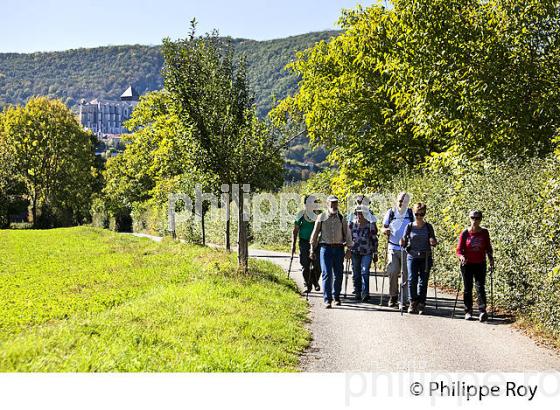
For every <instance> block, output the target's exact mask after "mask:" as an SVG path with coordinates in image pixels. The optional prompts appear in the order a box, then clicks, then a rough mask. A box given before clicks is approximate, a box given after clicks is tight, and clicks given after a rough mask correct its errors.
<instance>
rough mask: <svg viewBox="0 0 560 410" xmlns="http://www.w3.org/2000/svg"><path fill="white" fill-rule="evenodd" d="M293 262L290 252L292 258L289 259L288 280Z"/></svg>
mask: <svg viewBox="0 0 560 410" xmlns="http://www.w3.org/2000/svg"><path fill="white" fill-rule="evenodd" d="M293 261H294V253H293V252H292V257H291V258H290V266H288V279H290V272H291V271H292V262H293Z"/></svg>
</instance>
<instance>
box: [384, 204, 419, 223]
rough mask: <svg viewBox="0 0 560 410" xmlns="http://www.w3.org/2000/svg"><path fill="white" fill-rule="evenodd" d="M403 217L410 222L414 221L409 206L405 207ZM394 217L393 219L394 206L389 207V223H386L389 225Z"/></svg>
mask: <svg viewBox="0 0 560 410" xmlns="http://www.w3.org/2000/svg"><path fill="white" fill-rule="evenodd" d="M405 218H406V219H408V220H409V221H410V222H414V214H413V213H412V209H411V208H406V215H405ZM394 219H395V208H391V209H389V223H388V225H391V222H393V220H394Z"/></svg>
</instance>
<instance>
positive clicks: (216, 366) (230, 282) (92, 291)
mask: <svg viewBox="0 0 560 410" xmlns="http://www.w3.org/2000/svg"><path fill="white" fill-rule="evenodd" d="M250 271H251V275H249V276H243V275H239V274H237V272H236V263H235V259H234V256H232V255H228V254H226V253H224V252H221V251H217V250H212V249H208V248H203V247H200V246H188V245H183V244H178V243H174V242H171V241H164V242H163V243H159V244H158V243H155V242H152V241H150V240H148V239H141V238H136V237H133V236H130V235H122V234H115V233H112V232H109V231H104V230H99V229H94V228H89V227H79V228H68V229H55V230H46V231H32V230H27V231H0V294H1V295H2V303H1V304H0V371H4V372H6V371H20V372H28V371H31V372H38V371H39V372H42V371H48V372H52V371H54V372H58V371H68V372H74V371H78V372H113V371H117V372H133V371H147V372H176V371H186V372H191V371H196V372H213V371H219V372H263V371H294V370H296V369H297V364H298V361H299V354H300V353H301V352H302V350H303V349H304V348H305V347H306V346H307V345H308V343H309V340H310V335H309V333H308V331H307V330H306V329H305V326H304V325H305V322H306V320H307V307H306V304H305V302H304V301H303V300H302V299H301V298H300V297H299V296H298V293H297V289H296V287H295V284H294V283H292V282H290V281H288V280H287V279H286V277H285V275H284V274H283V272H282V271H281V270H280V269H279V268H277V267H276V266H274V265H273V264H270V263H267V262H264V261H258V262H257V261H251V264H250Z"/></svg>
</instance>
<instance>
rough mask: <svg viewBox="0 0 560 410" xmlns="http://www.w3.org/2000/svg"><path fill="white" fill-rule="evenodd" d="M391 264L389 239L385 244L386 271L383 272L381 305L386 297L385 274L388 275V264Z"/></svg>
mask: <svg viewBox="0 0 560 410" xmlns="http://www.w3.org/2000/svg"><path fill="white" fill-rule="evenodd" d="M388 264H389V239H388V238H387V244H386V245H385V272H383V279H382V280H381V301H380V302H379V306H383V298H384V297H385V276H386V275H387V266H388Z"/></svg>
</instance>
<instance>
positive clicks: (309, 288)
mask: <svg viewBox="0 0 560 410" xmlns="http://www.w3.org/2000/svg"><path fill="white" fill-rule="evenodd" d="M312 290H313V287H312V286H311V285H308V286H307V287H306V292H307V293H309V292H311V291H312Z"/></svg>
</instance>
